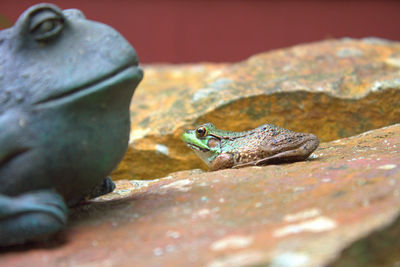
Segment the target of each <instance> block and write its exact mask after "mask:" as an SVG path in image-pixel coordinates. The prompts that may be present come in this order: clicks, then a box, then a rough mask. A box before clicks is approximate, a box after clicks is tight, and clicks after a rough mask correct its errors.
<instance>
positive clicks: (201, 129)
mask: <svg viewBox="0 0 400 267" xmlns="http://www.w3.org/2000/svg"><path fill="white" fill-rule="evenodd" d="M206 134H207V129H206V128H205V127H204V126H201V127H199V128H197V129H196V136H197V137H198V138H201V137H204V136H205V135H206Z"/></svg>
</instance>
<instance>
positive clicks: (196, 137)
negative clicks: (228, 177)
mask: <svg viewBox="0 0 400 267" xmlns="http://www.w3.org/2000/svg"><path fill="white" fill-rule="evenodd" d="M181 138H182V140H183V142H184V143H185V144H186V145H187V146H188V147H189V148H191V149H192V150H193V151H194V152H195V153H196V154H197V156H198V157H199V158H200V159H201V160H203V161H204V162H205V163H206V164H207V166H208V167H209V169H210V171H216V170H222V169H228V168H232V169H237V168H243V167H248V166H260V165H268V164H279V163H290V162H295V161H302V160H305V159H307V158H308V157H309V156H310V155H311V153H312V152H313V151H315V149H316V148H317V147H318V145H319V140H318V137H317V136H315V135H314V134H311V133H298V132H294V131H291V130H287V129H284V128H281V127H278V126H275V125H272V124H264V125H261V126H259V127H257V128H255V129H253V130H249V131H243V132H233V131H226V130H220V129H217V128H216V127H215V126H214V125H213V124H212V123H205V124H202V125H200V126H198V127H196V128H195V129H193V130H186V131H185V132H184V133H183V134H182V136H181Z"/></svg>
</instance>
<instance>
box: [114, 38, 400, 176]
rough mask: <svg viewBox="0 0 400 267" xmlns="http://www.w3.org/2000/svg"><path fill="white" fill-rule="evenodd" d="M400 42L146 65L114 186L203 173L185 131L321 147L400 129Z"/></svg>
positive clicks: (332, 44)
mask: <svg viewBox="0 0 400 267" xmlns="http://www.w3.org/2000/svg"><path fill="white" fill-rule="evenodd" d="M399 89H400V43H399V42H390V41H386V40H380V39H373V38H369V39H362V40H354V39H340V40H327V41H323V42H317V43H312V44H305V45H299V46H295V47H292V48H287V49H281V50H275V51H271V52H268V53H264V54H259V55H256V56H253V57H251V58H249V59H248V60H246V61H243V62H240V63H237V64H217V65H216V64H198V65H182V66H179V65H165V66H147V67H145V79H144V81H143V83H142V84H141V85H140V87H139V88H138V90H137V91H136V93H135V97H134V98H133V102H132V126H133V128H132V133H131V144H130V148H129V150H128V153H127V154H126V157H125V159H124V162H123V163H122V164H121V165H120V167H119V169H118V170H116V172H114V174H113V178H114V179H132V178H133V179H150V178H151V179H154V178H156V177H163V176H166V175H168V173H170V172H173V171H179V170H184V169H194V168H203V169H206V166H205V165H204V164H203V163H202V162H201V161H200V160H199V159H198V158H197V157H196V156H195V154H194V153H193V152H191V151H190V150H189V149H188V148H187V147H185V146H184V144H183V143H182V141H181V140H180V135H181V134H182V132H183V131H184V129H187V128H193V127H194V126H196V125H198V124H202V123H205V122H212V123H214V125H216V127H217V128H220V129H225V130H232V131H241V130H248V129H252V128H255V127H257V126H260V125H262V124H265V123H272V124H275V125H277V126H281V127H284V128H287V129H290V130H294V131H297V132H310V133H314V134H316V135H317V136H318V137H319V138H320V139H321V140H322V141H330V140H335V139H338V138H343V137H348V136H352V135H355V134H358V133H362V132H365V131H367V130H371V129H376V128H379V127H383V126H387V125H391V124H394V123H398V122H400V90H399Z"/></svg>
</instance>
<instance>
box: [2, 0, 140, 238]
mask: <svg viewBox="0 0 400 267" xmlns="http://www.w3.org/2000/svg"><path fill="white" fill-rule="evenodd" d="M142 78H143V72H142V70H141V69H140V68H139V67H138V58H137V55H136V52H135V50H134V49H133V48H132V47H131V46H130V44H129V43H128V42H127V41H126V40H125V39H124V38H123V37H122V36H121V35H120V34H119V33H118V32H116V31H115V30H113V29H112V28H110V27H108V26H106V25H104V24H101V23H97V22H93V21H89V20H86V19H85V17H84V15H83V14H82V12H80V11H79V10H76V9H69V10H64V11H62V10H60V9H59V8H58V7H56V6H54V5H50V4H39V5H35V6H33V7H31V8H29V9H28V10H26V11H25V12H24V13H23V14H22V15H21V16H20V17H19V19H18V21H17V22H16V23H15V25H14V26H13V27H11V28H9V29H5V30H2V31H0V127H1V131H0V246H10V245H15V244H22V243H26V242H30V241H37V240H43V239H47V238H49V237H51V236H52V234H53V233H55V232H58V231H59V230H60V229H62V228H63V227H64V226H65V224H66V221H67V211H68V209H67V207H68V206H73V205H76V204H77V203H79V202H81V201H82V200H84V199H87V198H92V197H96V196H99V195H102V194H105V193H108V192H111V191H112V190H113V189H114V187H115V185H114V183H113V182H112V181H111V179H110V178H109V177H107V176H108V174H109V173H110V172H111V171H112V170H113V169H114V168H115V167H116V165H117V164H118V163H119V162H120V160H121V159H122V157H123V155H124V153H125V151H126V149H127V145H128V139H129V131H130V118H129V105H130V100H131V97H132V95H133V92H134V90H135V88H136V86H137V85H138V84H139V82H140V81H141V79H142Z"/></svg>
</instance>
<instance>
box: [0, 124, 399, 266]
mask: <svg viewBox="0 0 400 267" xmlns="http://www.w3.org/2000/svg"><path fill="white" fill-rule="evenodd" d="M399 152H400V124H397V125H394V126H390V127H386V128H382V129H378V130H374V131H370V132H366V133H363V134H361V135H358V136H354V137H350V138H345V139H340V140H337V141H333V142H327V143H323V144H321V146H320V148H318V149H317V150H316V151H315V152H314V154H313V156H312V157H311V159H309V160H307V161H303V162H296V163H292V164H281V165H269V166H263V167H249V168H243V169H237V170H232V169H228V170H222V171H216V172H202V171H200V170H192V171H184V172H178V173H174V174H171V175H170V176H168V177H165V178H162V179H157V180H152V181H128V180H121V181H118V182H117V186H118V188H117V190H116V191H115V192H114V193H112V194H109V195H106V196H103V197H102V198H99V199H96V200H93V201H92V202H90V203H87V204H86V205H83V206H80V207H78V208H76V209H74V210H71V221H70V224H69V227H68V229H66V230H65V232H63V233H62V234H61V235H60V236H59V237H58V242H56V243H52V244H51V246H50V245H48V244H47V245H42V246H30V247H27V246H25V247H20V248H14V249H8V250H6V251H4V250H3V251H2V253H1V254H0V266H190V265H191V266H209V267H215V266H249V265H250V266H264V265H266V264H270V266H322V265H326V264H328V263H330V262H333V261H334V260H337V258H338V257H339V255H340V252H341V251H342V250H343V249H345V248H346V247H350V248H351V244H353V243H354V242H355V241H357V240H360V239H361V238H363V237H366V236H371V235H374V234H371V233H374V232H379V231H380V230H381V229H385V228H390V227H391V224H392V222H393V221H395V220H396V218H397V217H398V216H399V213H400V205H399V203H400V153H399ZM392 248H393V247H392ZM398 249H399V248H398V247H397V248H393V249H391V250H389V251H388V253H389V254H390V252H397V251H398ZM373 252H374V250H373V251H370V253H373ZM345 254H346V255H349V254H350V258H351V255H354V254H352V253H345ZM389 254H386V257H385V258H386V259H396V258H395V257H391V256H390V255H389ZM397 255H398V254H397ZM347 257H349V256H347ZM378 263H382V261H380V262H378ZM383 263H385V262H383ZM386 263H390V262H386ZM391 263H393V262H391ZM293 264H295V265H293ZM338 266H340V265H338ZM342 266H343V265H342ZM353 266H357V265H353ZM359 266H365V265H359Z"/></svg>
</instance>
